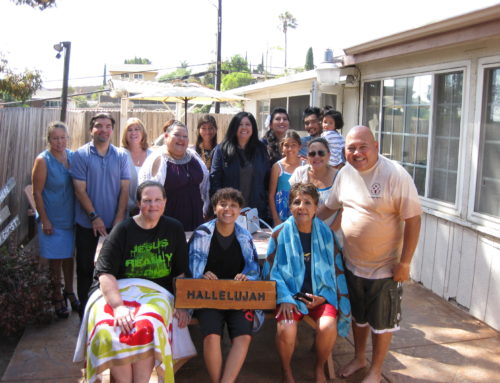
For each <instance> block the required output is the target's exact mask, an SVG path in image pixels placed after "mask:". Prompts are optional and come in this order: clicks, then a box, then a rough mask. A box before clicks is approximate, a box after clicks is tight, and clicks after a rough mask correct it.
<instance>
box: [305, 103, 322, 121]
mask: <svg viewBox="0 0 500 383" xmlns="http://www.w3.org/2000/svg"><path fill="white" fill-rule="evenodd" d="M311 114H314V115H315V116H316V117H317V118H318V120H320V119H321V117H322V113H321V109H320V108H318V107H316V106H308V107H307V108H305V109H304V112H303V113H302V120H305V118H306V117H308V116H310V115H311Z"/></svg>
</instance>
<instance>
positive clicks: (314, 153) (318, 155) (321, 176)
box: [290, 137, 338, 225]
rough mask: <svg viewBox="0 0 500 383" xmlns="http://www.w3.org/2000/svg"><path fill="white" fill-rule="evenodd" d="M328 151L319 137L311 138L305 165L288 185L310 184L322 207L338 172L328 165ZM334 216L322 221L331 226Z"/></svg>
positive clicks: (323, 140)
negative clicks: (317, 194) (315, 191)
mask: <svg viewBox="0 0 500 383" xmlns="http://www.w3.org/2000/svg"><path fill="white" fill-rule="evenodd" d="M329 160H330V149H329V147H328V142H327V141H326V140H325V139H324V138H321V137H316V138H313V139H312V140H311V141H309V143H308V146H307V165H304V166H299V167H298V168H297V169H295V171H294V172H293V174H292V176H291V177H290V185H294V184H296V183H299V182H301V183H307V182H310V183H312V184H313V185H314V186H316V189H317V190H318V193H319V202H318V206H322V205H323V204H324V203H325V201H326V199H327V198H328V196H329V195H330V193H331V191H332V185H333V181H334V180H335V177H336V176H337V173H338V170H337V169H335V168H334V167H333V166H330V165H329ZM334 219H335V214H333V215H332V216H330V217H328V218H327V219H325V220H324V222H325V223H326V224H327V225H331V224H332V222H333V220H334Z"/></svg>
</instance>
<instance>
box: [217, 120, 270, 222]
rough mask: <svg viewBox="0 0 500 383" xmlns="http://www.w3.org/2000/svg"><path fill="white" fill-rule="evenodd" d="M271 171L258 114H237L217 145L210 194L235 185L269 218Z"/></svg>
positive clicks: (245, 197) (253, 205) (254, 206)
mask: <svg viewBox="0 0 500 383" xmlns="http://www.w3.org/2000/svg"><path fill="white" fill-rule="evenodd" d="M269 171H270V163H269V156H268V154H267V151H266V147H265V145H264V144H263V143H262V142H260V141H259V138H258V130H257V121H255V117H254V116H253V115H252V114H251V113H248V112H240V113H238V114H236V115H235V116H234V117H233V119H232V120H231V122H230V123H229V127H228V129H227V132H226V136H225V137H224V140H223V141H222V142H221V143H220V144H219V145H217V147H216V148H215V152H214V156H213V159H212V168H211V171H210V195H213V194H214V193H215V192H216V191H217V190H219V189H221V188H224V187H232V188H235V189H237V190H239V191H241V193H242V194H243V198H244V199H245V201H247V206H249V207H252V208H257V209H258V211H259V217H260V218H263V219H268V218H269V213H268V208H267V189H268V182H269Z"/></svg>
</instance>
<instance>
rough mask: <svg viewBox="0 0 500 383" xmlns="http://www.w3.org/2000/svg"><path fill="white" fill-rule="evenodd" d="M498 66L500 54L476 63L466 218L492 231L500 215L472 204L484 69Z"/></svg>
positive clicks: (497, 226)
mask: <svg viewBox="0 0 500 383" xmlns="http://www.w3.org/2000/svg"><path fill="white" fill-rule="evenodd" d="M498 66H500V55H497V56H491V57H483V58H480V59H479V60H478V63H477V84H476V114H475V118H474V125H473V127H474V136H473V140H472V158H471V165H472V166H471V180H470V189H469V204H468V214H467V219H468V220H470V221H471V222H474V223H477V224H479V225H483V226H486V227H490V228H491V225H493V226H494V227H493V230H494V231H500V217H499V218H497V217H492V216H491V215H488V214H484V213H478V212H475V211H474V205H475V202H476V190H477V188H476V182H477V176H478V169H479V166H480V159H479V147H480V144H481V120H482V117H483V92H484V73H485V71H486V69H489V68H492V67H498Z"/></svg>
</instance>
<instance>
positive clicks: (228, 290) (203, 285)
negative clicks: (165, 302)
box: [175, 278, 276, 310]
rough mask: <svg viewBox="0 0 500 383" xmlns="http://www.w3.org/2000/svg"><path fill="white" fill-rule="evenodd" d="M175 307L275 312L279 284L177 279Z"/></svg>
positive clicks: (271, 282) (272, 282)
mask: <svg viewBox="0 0 500 383" xmlns="http://www.w3.org/2000/svg"><path fill="white" fill-rule="evenodd" d="M175 307H176V308H184V309H196V308H212V309H219V310H242V309H246V310H255V309H261V310H270V309H275V308H276V282H274V281H234V280H230V279H218V280H208V279H190V278H177V279H175Z"/></svg>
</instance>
